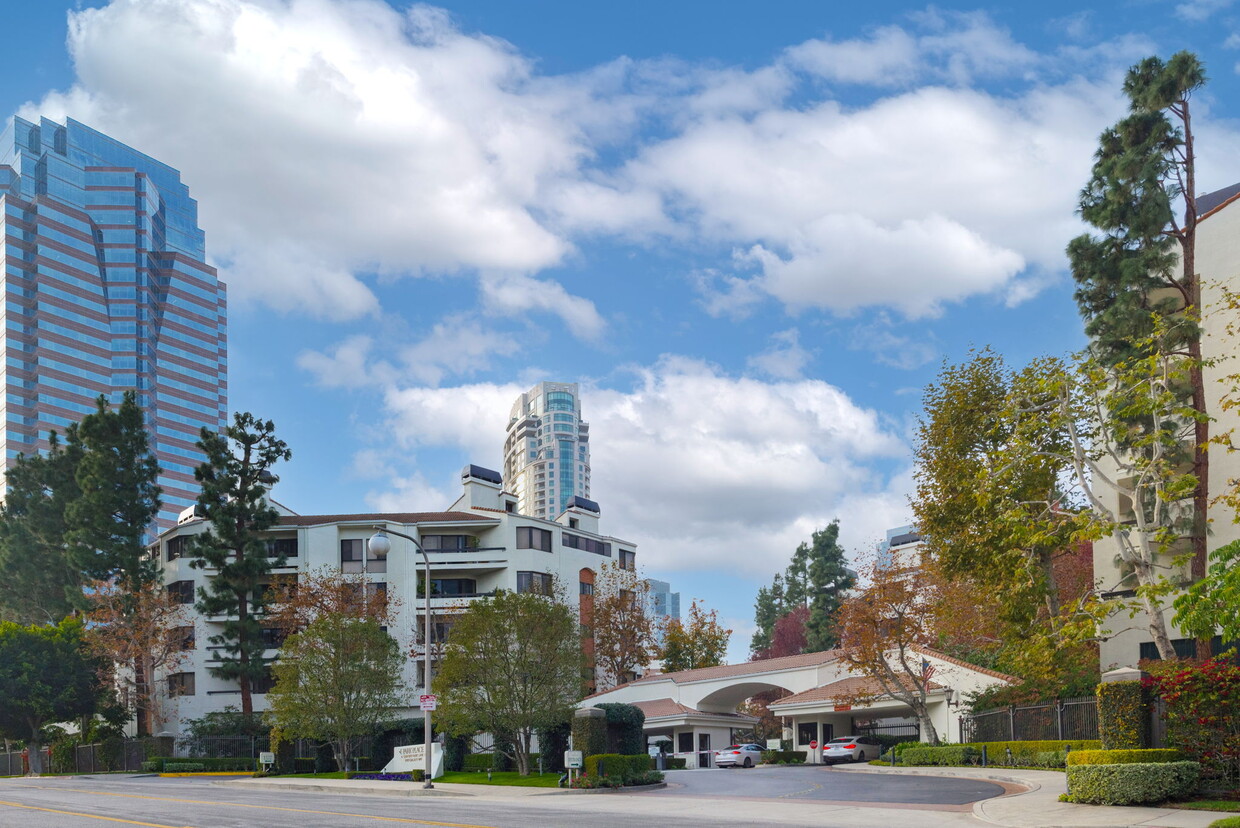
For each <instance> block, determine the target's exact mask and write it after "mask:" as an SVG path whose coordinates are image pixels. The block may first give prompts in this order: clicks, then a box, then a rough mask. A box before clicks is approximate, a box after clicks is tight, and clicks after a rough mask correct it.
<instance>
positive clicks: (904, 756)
mask: <svg viewBox="0 0 1240 828" xmlns="http://www.w3.org/2000/svg"><path fill="white" fill-rule="evenodd" d="M981 757H982V752H981V751H980V750H978V749H977V748H974V747H971V746H969V745H940V746H938V747H917V748H906V749H905V750H904V751H902V752H901V753H900V762H901V764H905V765H971V764H973V762H974V761H977V760H980V759H981Z"/></svg>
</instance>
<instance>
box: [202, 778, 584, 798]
mask: <svg viewBox="0 0 1240 828" xmlns="http://www.w3.org/2000/svg"><path fill="white" fill-rule="evenodd" d="M215 784H217V785H228V786H235V787H240V788H249V789H251V790H253V789H255V788H261V789H263V790H268V791H313V792H315V793H333V794H352V795H362V796H446V797H454V796H455V797H475V798H478V799H521V798H525V797H527V796H539V795H550V796H557V795H562V794H567V793H570V791H569V790H567V789H563V788H524V787H521V786H520V785H460V784H452V783H448V782H436V783H435V787H434V788H431V789H430V790H429V791H428V790H426V789H425V788H423V787H422V783H421V782H382V781H379V780H373V779H290V778H287V777H279V776H276V777H272V778H270V779H234V780H232V781H229V782H216V783H215Z"/></svg>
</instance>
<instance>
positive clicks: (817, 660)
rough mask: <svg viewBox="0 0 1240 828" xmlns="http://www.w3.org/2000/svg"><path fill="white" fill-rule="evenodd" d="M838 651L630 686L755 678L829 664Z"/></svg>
mask: <svg viewBox="0 0 1240 828" xmlns="http://www.w3.org/2000/svg"><path fill="white" fill-rule="evenodd" d="M839 655H840V651H839V650H823V651H822V652H817V653H801V654H800V655H793V656H784V657H783V658H766V659H760V660H758V661H746V662H743V663H741V664H721V665H719V666H718V667H699V668H698V669H696V670H680V671H678V672H675V673H656V674H654V675H652V676H642V677H641V678H639V679H637V680H636V681H634V682H631V683H632V684H642V683H644V682H650V681H667V680H668V679H671V680H672V681H674V682H675V683H676V684H684V683H685V682H688V681H705V680H707V679H717V678H732V677H735V676H750V675H753V676H756V675H760V674H762V673H773V672H776V671H778V670H794V669H797V668H799V667H816V666H818V665H819V664H829V663H831V662H832V661H836V660H837V659H839Z"/></svg>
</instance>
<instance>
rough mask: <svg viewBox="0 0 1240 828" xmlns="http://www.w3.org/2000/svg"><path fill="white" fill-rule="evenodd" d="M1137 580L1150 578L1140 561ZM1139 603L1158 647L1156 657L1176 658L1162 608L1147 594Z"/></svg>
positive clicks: (1165, 659) (1164, 659)
mask: <svg viewBox="0 0 1240 828" xmlns="http://www.w3.org/2000/svg"><path fill="white" fill-rule="evenodd" d="M1137 580H1138V581H1140V582H1141V583H1146V582H1147V581H1149V580H1151V579H1150V577H1149V574H1148V569H1147V568H1146V567H1145V566H1143V565H1142V564H1140V563H1138V564H1137ZM1141 603H1142V605H1143V606H1144V607H1145V614H1146V616H1148V617H1149V629H1150V637H1151V638H1153V639H1154V646H1155V647H1156V648H1158V657H1159V658H1161V659H1162V660H1163V661H1170V660H1171V659H1174V658H1178V656H1177V655H1176V653H1175V647H1173V646H1171V636H1170V635H1168V634H1167V619H1166V618H1164V617H1163V614H1162V612H1161V610H1162V609H1163V608H1162V607H1161V606H1160V605H1159V604H1158V602H1157V601H1155V600H1154V599H1153V598H1151V597H1150V596H1149V595H1143V596H1142V597H1141Z"/></svg>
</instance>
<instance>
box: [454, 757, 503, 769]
mask: <svg viewBox="0 0 1240 828" xmlns="http://www.w3.org/2000/svg"><path fill="white" fill-rule="evenodd" d="M494 765H495V754H494V753H467V754H465V758H464V761H463V762H462V763H461V770H463V771H485V770H490V769H491V768H492V767H493V766H494Z"/></svg>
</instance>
